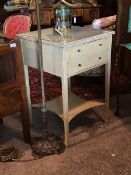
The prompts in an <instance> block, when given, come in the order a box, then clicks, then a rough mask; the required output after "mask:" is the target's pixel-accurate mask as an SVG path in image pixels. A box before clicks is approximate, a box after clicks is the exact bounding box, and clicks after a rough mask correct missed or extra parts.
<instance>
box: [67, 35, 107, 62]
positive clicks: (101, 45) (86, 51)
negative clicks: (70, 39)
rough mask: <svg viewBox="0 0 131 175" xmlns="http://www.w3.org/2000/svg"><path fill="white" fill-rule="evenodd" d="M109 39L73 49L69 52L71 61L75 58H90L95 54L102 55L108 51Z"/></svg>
mask: <svg viewBox="0 0 131 175" xmlns="http://www.w3.org/2000/svg"><path fill="white" fill-rule="evenodd" d="M108 43H109V42H108V39H106V38H104V39H100V40H97V41H93V42H89V43H85V44H81V45H79V46H75V47H71V48H70V49H69V50H68V53H69V60H71V59H75V57H79V58H81V57H83V56H85V55H86V56H87V55H88V56H90V55H92V54H94V53H101V52H103V51H104V50H107V49H108Z"/></svg>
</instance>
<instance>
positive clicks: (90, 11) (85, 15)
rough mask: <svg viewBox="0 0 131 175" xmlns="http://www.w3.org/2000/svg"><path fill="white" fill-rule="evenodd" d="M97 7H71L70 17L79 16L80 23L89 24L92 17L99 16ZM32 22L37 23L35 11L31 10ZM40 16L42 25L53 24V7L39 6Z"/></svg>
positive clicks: (98, 7)
mask: <svg viewBox="0 0 131 175" xmlns="http://www.w3.org/2000/svg"><path fill="white" fill-rule="evenodd" d="M99 9H100V6H99V5H98V6H95V7H73V8H72V9H71V10H72V12H71V13H72V17H76V18H80V19H81V23H83V24H89V23H91V22H92V21H93V20H94V19H97V18H99ZM31 14H32V24H33V25H36V24H37V19H36V11H35V10H32V11H31ZM40 16H41V24H42V25H53V22H54V9H53V8H45V7H44V8H41V9H40Z"/></svg>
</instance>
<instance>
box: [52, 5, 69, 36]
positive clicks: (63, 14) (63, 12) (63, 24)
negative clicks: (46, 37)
mask: <svg viewBox="0 0 131 175" xmlns="http://www.w3.org/2000/svg"><path fill="white" fill-rule="evenodd" d="M54 13H55V14H54V16H55V31H56V32H57V33H59V34H61V35H65V34H67V32H68V30H70V29H71V9H70V7H68V6H67V5H64V4H59V5H57V7H56V8H55V10H54Z"/></svg>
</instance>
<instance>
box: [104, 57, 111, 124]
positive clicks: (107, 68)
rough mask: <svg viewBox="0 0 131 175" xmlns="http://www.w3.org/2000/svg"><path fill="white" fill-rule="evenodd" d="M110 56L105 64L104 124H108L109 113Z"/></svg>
mask: <svg viewBox="0 0 131 175" xmlns="http://www.w3.org/2000/svg"><path fill="white" fill-rule="evenodd" d="M110 62H111V61H110V54H109V59H108V63H106V64H105V105H106V109H105V122H108V119H109V118H108V112H109V98H110V69H111V63H110Z"/></svg>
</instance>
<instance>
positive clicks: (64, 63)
mask: <svg viewBox="0 0 131 175" xmlns="http://www.w3.org/2000/svg"><path fill="white" fill-rule="evenodd" d="M112 34H113V32H111V31H106V32H105V31H98V30H93V29H92V28H91V27H90V26H86V27H82V28H80V27H73V29H72V31H70V32H69V33H68V35H67V36H65V37H61V36H60V35H57V34H54V31H53V29H52V28H50V29H43V30H42V48H43V66H44V71H45V72H48V73H51V74H53V75H56V76H59V77H61V81H62V97H58V98H56V99H54V100H52V101H49V102H47V104H46V105H47V108H48V109H49V110H51V111H53V112H55V113H57V114H58V115H59V116H60V117H61V118H62V119H63V121H64V129H65V144H66V145H67V142H68V133H69V122H70V121H71V120H72V119H73V118H74V117H75V116H76V115H77V114H78V113H80V112H82V111H84V110H86V109H88V108H91V107H93V106H97V105H102V104H105V106H106V115H105V116H104V117H103V119H104V120H105V121H107V120H108V107H109V87H110V62H111V60H110V59H111V43H112ZM18 37H19V39H20V41H21V47H22V50H23V59H24V65H25V68H26V66H27V65H29V66H31V67H36V68H39V64H38V59H37V57H38V53H37V31H34V32H30V33H27V34H19V35H18ZM104 64H105V65H106V66H105V70H106V71H105V103H103V102H102V101H101V100H100V101H97V100H93V101H85V100H83V99H81V98H79V97H78V96H76V95H75V94H73V93H72V92H71V91H70V90H69V91H68V88H69V84H68V80H69V78H70V77H71V76H73V75H76V74H79V73H82V72H84V71H87V70H90V69H93V68H95V67H98V66H101V65H104ZM25 77H26V86H27V90H28V101H29V105H31V103H30V92H29V82H28V81H29V80H28V73H27V69H25Z"/></svg>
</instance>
